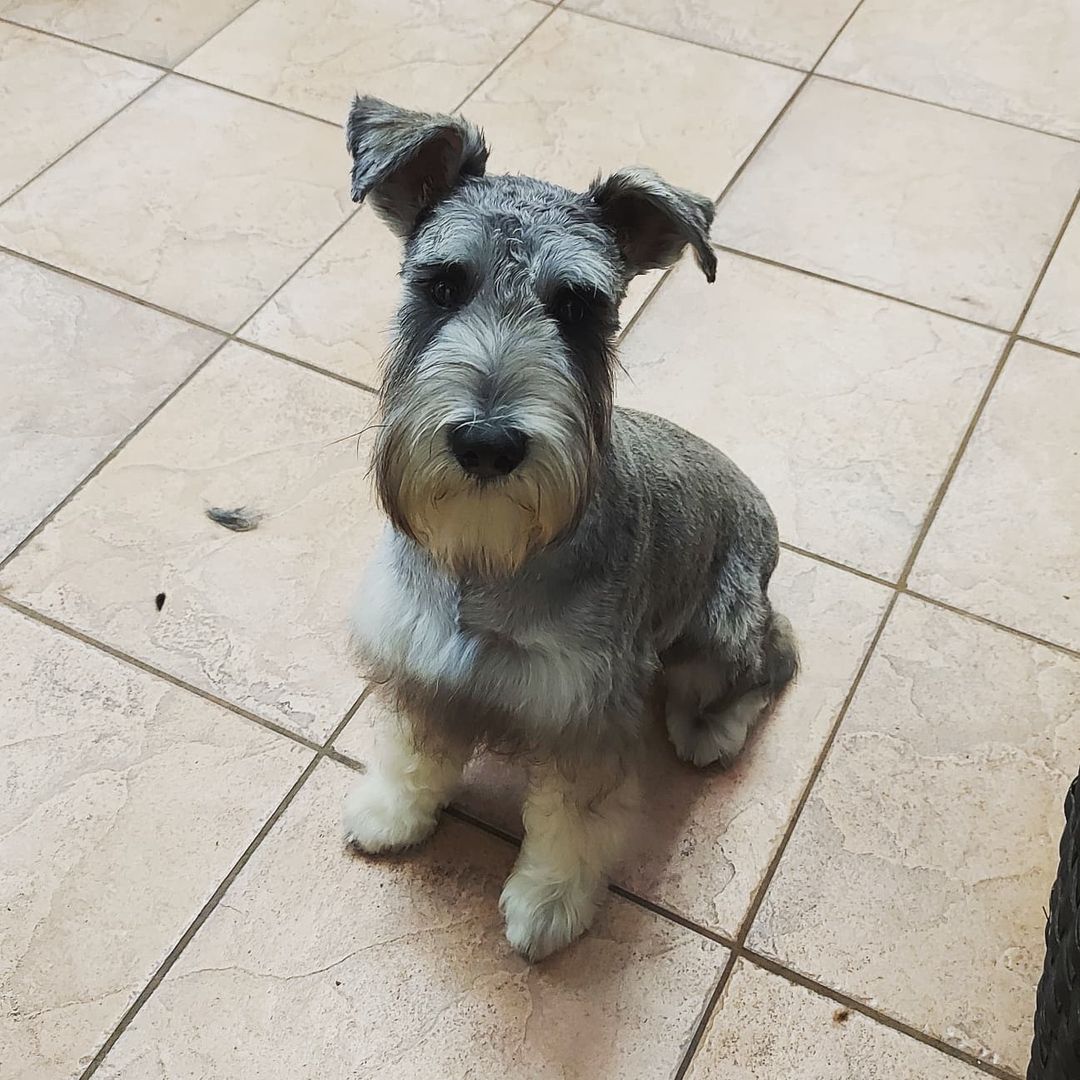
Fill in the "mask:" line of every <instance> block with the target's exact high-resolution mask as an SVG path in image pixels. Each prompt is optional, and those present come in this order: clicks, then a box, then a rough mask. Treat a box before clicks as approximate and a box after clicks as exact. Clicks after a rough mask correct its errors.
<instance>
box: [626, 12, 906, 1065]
mask: <svg viewBox="0 0 1080 1080" xmlns="http://www.w3.org/2000/svg"><path fill="white" fill-rule="evenodd" d="M862 4H863V0H858V2H857V3H856V4H855V6H854V8H852V10H851V11H850V13H849V14H848V17H847V18H846V19H845V20H844V21H843V23H842V24H841V25H840V28H839V29H838V30H837V31H836V33H835V34H834V35H833V36H832V38H831V39H830V41H829V43H828V44H827V45H826V46H825V48H824V49H823V50H822V53H821V55H820V56H819V57H818V58H817V60H816V61H815V63H814V66H813V67H812V68H811V69H810V71H809V72H807V73H806V75H805V76H804V78H803V79H802V81H801V82H800V83H799V85H798V86H797V87H795V91H794V93H792V95H791V97H789V98H788V100H787V102H786V103H785V105H784V107H783V108H782V109H781V110H780V111H779V112H778V113H777V114H776V116H775V117H774V118H773V121H772V123H771V124H770V125H769V126H768V127H767V128H766V129H765V132H764V133H763V134H762V136H761V138H760V139H758V141H757V142H756V143H755V144H754V148H753V149H752V150H751V151H750V153H749V154H747V156H746V159H745V160H744V161H743V163H742V164H741V165H740V166H739V168H738V169H736V170H735V174H734V175H733V176H732V177H731V179H730V180H729V181H728V183H727V185H726V186H725V187H724V190H723V191H722V192H721V193H720V197H719V198H718V199H717V200H716V205H717V206H719V205H720V203H721V201H722V200H723V198H724V196H725V195H727V193H728V192H729V191H730V190H731V189H732V187H734V185H735V183H736V181H737V180H738V179H739V177H740V176H741V175H742V173H743V171H744V170H745V169H746V167H747V166H748V165H749V163H750V162H751V161H752V160H753V159H754V158H755V157H756V156H757V153H758V151H759V150H760V149H761V147H762V146H763V145H764V144H765V142H766V140H767V139H768V138H769V136H770V135H771V134H772V132H773V131H774V130H775V128H776V127H777V125H778V124H779V123H780V121H781V119H782V118H783V117H784V116H785V115H786V114H787V112H788V110H789V109H790V108H791V105H792V103H793V102H794V101H795V99H796V98H797V97H798V96H799V94H801V93H802V91H803V87H805V86H806V85H807V83H809V81H810V79H811V77H812V76H813V73H814V71H816V70H817V66H818V64H820V63H821V61H822V60H823V59H824V58H825V54H826V53H827V52H828V51H829V49H831V48H832V47H833V43H834V42H835V41H836V39H837V38H838V37H839V36H840V35H841V34H842V33H843V32H844V30H845V29H846V28H847V25H848V23H850V22H851V20H852V19H853V18H854V17H855V14H856V12H857V11H858V10H859V8H860V7H862ZM650 299H651V297H650ZM643 306H644V305H643ZM896 597H897V594H896V593H895V592H893V593H892V595H891V596H890V598H889V601H888V603H887V604H886V606H885V611H884V613H883V614H882V616H881V621H880V622H879V623H878V628H877V631H876V632H875V634H874V636H873V638H872V639H871V641H870V645H869V647H868V648H867V650H866V655H865V656H864V657H863V660H862V663H861V664H860V665H859V669H858V671H857V672H856V673H855V678H854V680H853V681H852V684H851V686H850V688H849V689H848V693H847V696H846V697H845V698H844V701H843V703H842V704H841V706H840V710H839V712H838V713H837V715H836V720H835V721H834V723H833V725H832V728H831V729H830V731H829V734H828V737H827V738H826V740H825V745H824V746H823V747H822V750H821V753H820V754H819V755H818V758H817V760H816V762H815V764H814V767H813V769H812V770H811V774H810V779H809V780H808V781H807V784H806V786H805V788H804V789H803V793H802V796H801V797H800V799H799V802H798V804H797V805H796V807H795V812H794V813H793V814H792V816H791V820H790V821H789V822H788V825H787V829H786V831H785V832H784V835H783V837H782V838H781V841H780V845H779V847H778V848H777V849H776V851H775V853H774V854H773V858H772V860H771V862H770V864H769V866H768V868H767V870H766V872H765V877H764V878H763V879H762V881H761V884H760V886H759V887H758V890H757V892H756V893H755V895H754V898H753V901H752V902H751V905H750V909H749V910H748V912H747V914H746V916H745V918H744V919H743V921H742V924H741V925H740V927H739V933H738V935H737V937H736V939H735V943H734V947H733V948H732V950H731V955H730V956H729V957H728V962H727V964H726V965H725V967H724V970H723V972H722V973H721V975H720V978H719V980H718V981H717V984H716V989H715V990H714V991H713V993H712V996H711V997H710V998H709V1001H708V1002H707V1004H706V1005H705V1010H704V1012H703V1013H702V1014H701V1018H700V1019H699V1021H698V1025H697V1027H696V1028H695V1029H694V1034H693V1036H692V1037H691V1039H690V1044H689V1045H688V1046H687V1048H686V1052H685V1053H684V1054H683V1056H682V1060H681V1061H680V1062H679V1066H678V1068H677V1069H676V1071H675V1077H674V1080H683V1078H684V1077H685V1076H686V1074H687V1072H689V1070H690V1068H691V1066H692V1065H693V1061H694V1055H695V1054H696V1053H697V1050H698V1047H699V1046H700V1045H701V1040H702V1039H703V1038H704V1035H705V1032H706V1031H707V1030H708V1027H709V1024H710V1023H711V1021H712V1017H713V1014H714V1012H715V1011H716V1007H717V1004H718V1003H719V1001H720V998H721V996H722V994H723V992H724V989H725V987H726V986H727V984H728V982H729V981H730V979H731V973H732V972H733V971H734V970H735V964H736V963H737V961H738V959H739V956H740V954H741V952H742V946H743V943H744V942H745V941H746V936H747V934H749V932H750V926H751V925H752V923H753V921H754V918H755V916H756V915H757V909H758V908H759V907H760V906H761V902H762V901H763V900H764V898H765V893H766V891H767V890H768V888H769V885H770V884H772V879H773V876H774V875H775V873H776V869H777V867H778V866H779V865H780V860H781V858H783V855H784V851H785V850H786V848H787V845H788V841H789V840H790V839H791V835H792V833H793V832H794V831H795V826H796V824H797V823H798V820H799V815H800V814H801V813H802V809H803V807H804V806H805V805H806V801H807V800H808V799H809V798H810V791H811V790H812V788H813V786H814V783H815V782H816V781H817V778H818V773H819V772H820V770H821V768H822V767H823V766H824V764H825V758H826V757H827V756H828V753H829V750H830V749H831V748H832V744H833V741H834V740H835V738H836V734H837V732H838V731H839V730H840V724H841V723H842V722H843V719H844V716H845V715H846V714H847V709H848V705H849V704H850V703H851V700H852V698H854V696H855V691H856V690H857V689H858V687H859V683H860V682H861V680H862V676H863V673H864V672H865V671H866V668H867V666H868V665H869V663H870V657H871V656H872V655H873V653H874V649H875V647H876V646H877V643H878V641H879V640H880V638H881V635H882V633H883V632H884V630H885V624H886V623H887V622H888V621H889V615H890V614H892V609H893V608H894V607H895V606H896Z"/></svg>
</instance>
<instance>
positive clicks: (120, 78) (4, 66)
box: [0, 24, 161, 199]
mask: <svg viewBox="0 0 1080 1080" xmlns="http://www.w3.org/2000/svg"><path fill="white" fill-rule="evenodd" d="M160 75H161V73H160V72H159V71H155V70H154V69H153V68H150V67H145V66H144V65H142V64H136V63H134V62H133V61H131V60H122V59H121V58H120V57H118V56H110V55H109V54H108V53H102V52H95V51H94V50H93V49H85V48H83V47H82V46H81V45H71V44H69V43H68V42H66V41H58V40H57V39H56V38H50V37H46V36H45V35H44V34H37V33H35V32H34V31H33V30H23V29H20V28H19V27H17V26H10V25H7V24H0V101H2V102H3V103H4V105H3V110H2V111H0V143H2V145H3V147H4V152H3V155H2V156H0V199H3V198H5V197H6V196H8V195H10V194H11V192H13V191H14V190H15V189H16V188H17V187H19V186H20V185H21V184H25V183H26V182H27V181H28V180H30V179H31V178H32V177H33V176H34V175H35V174H36V173H38V172H39V171H40V170H41V169H43V168H45V166H46V165H48V164H49V163H50V162H51V161H54V160H55V159H56V158H58V157H59V156H60V155H61V154H62V153H63V152H64V151H65V150H67V149H68V148H69V147H71V146H73V145H74V144H75V143H77V142H78V141H79V139H81V138H83V137H84V136H85V135H88V134H89V133H90V132H91V131H93V130H94V128H96V127H97V126H98V124H100V123H102V121H104V120H107V119H108V118H109V117H110V116H112V114H113V113H114V112H116V110H117V109H119V108H121V107H122V106H124V105H126V104H127V102H129V101H130V100H131V99H132V98H133V97H135V96H136V95H137V94H138V93H139V92H140V91H141V90H143V89H145V88H146V87H147V86H149V85H150V84H151V83H152V82H153V81H154V80H155V79H157V78H159V77H160Z"/></svg>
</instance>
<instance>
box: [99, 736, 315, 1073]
mask: <svg viewBox="0 0 1080 1080" xmlns="http://www.w3.org/2000/svg"><path fill="white" fill-rule="evenodd" d="M322 757H323V754H322V753H317V754H316V755H315V756H314V757H313V758H312V759H311V761H310V762H308V764H307V766H306V767H305V769H304V771H303V772H302V773H301V774H300V776H299V777H298V778H297V779H296V781H295V782H294V783H293V785H292V787H291V788H289V790H288V791H287V792H286V793H285V797H284V798H283V799H282V800H281V802H279V803H278V805H277V806H276V807H275V809H274V810H273V811H272V812H271V814H270V816H269V817H268V818H267V819H266V821H265V823H264V824H263V826H262V828H261V829H260V830H259V831H258V832H257V833H256V834H255V838H254V839H253V840H252V841H251V843H250V844H248V846H247V847H246V848H245V849H244V853H243V854H242V855H241V856H240V858H239V859H237V860H236V863H235V864H234V865H233V868H232V869H231V870H230V871H229V872H228V874H226V875H225V877H224V879H223V880H222V882H221V884H220V885H218V887H217V888H216V889H215V890H214V892H213V894H212V895H211V897H210V899H209V900H207V902H206V903H205V904H204V905H203V907H202V908H201V909H200V911H199V913H198V914H197V915H196V916H195V918H194V919H193V920H192V922H191V925H190V926H188V928H187V929H186V930H185V931H184V933H183V934H182V935H181V936H180V940H179V941H177V943H176V944H175V945H174V946H173V947H172V950H171V951H170V952H169V955H168V956H166V957H165V959H164V961H162V963H161V966H160V967H159V968H158V969H157V971H155V972H154V974H153V975H152V976H151V978H150V981H149V982H148V983H147V984H146V986H145V987H143V989H142V991H141V993H140V994H139V996H138V997H137V998H136V999H135V1000H134V1001H133V1002H132V1003H131V1005H130V1006H129V1007H128V1008H127V1010H126V1011H125V1012H124V1015H123V1016H122V1017H121V1018H120V1022H119V1023H118V1024H117V1025H116V1027H115V1028H114V1029H113V1030H112V1032H111V1034H110V1035H109V1037H108V1038H107V1039H106V1040H105V1042H104V1044H103V1045H102V1047H101V1049H100V1050H98V1052H97V1053H96V1054H95V1055H94V1057H93V1059H92V1060H91V1062H90V1064H89V1065H87V1066H86V1068H85V1069H84V1070H83V1072H82V1074H81V1075H80V1077H79V1080H89V1078H90V1077H91V1076H93V1075H94V1073H95V1072H97V1070H98V1068H99V1067H100V1065H101V1063H102V1062H103V1061H104V1060H105V1056H106V1055H107V1054H108V1053H109V1051H110V1050H111V1049H112V1048H113V1047H114V1046H115V1045H116V1041H117V1040H118V1039H119V1038H120V1036H121V1035H123V1033H124V1032H125V1031H126V1030H127V1028H128V1026H129V1025H130V1024H131V1021H132V1020H134V1018H135V1015H136V1014H137V1013H138V1012H139V1010H140V1009H141V1008H142V1007H143V1006H144V1005H145V1004H146V1002H147V1000H148V999H149V998H150V997H151V995H152V994H153V993H154V991H155V990H156V989H157V988H158V987H159V986H160V985H161V983H162V982H163V981H164V979H165V976H166V975H168V974H169V971H170V969H171V968H172V966H173V965H174V964H175V963H176V961H177V960H178V959H179V958H180V954H181V953H182V952H183V951H184V949H186V948H187V946H188V944H189V942H190V941H191V939H192V938H193V937H194V936H195V935H196V934H197V933H198V932H199V930H200V928H201V927H202V925H203V923H205V922H206V920H207V919H208V918H209V917H210V916H211V914H212V913H213V911H214V909H215V908H216V907H217V905H218V903H219V902H220V901H221V899H222V897H223V896H224V895H225V893H226V892H228V890H229V887H230V886H231V885H232V883H233V882H234V881H235V880H236V879H237V877H239V875H240V873H241V872H242V871H243V869H244V867H245V866H247V864H248V861H249V860H250V859H251V857H252V855H254V854H255V851H256V850H257V849H258V847H259V846H260V844H262V842H263V840H264V839H265V838H266V836H267V834H268V833H269V832H270V830H271V829H272V828H273V827H274V825H276V824H277V822H278V819H279V818H280V817H281V816H282V814H284V813H285V811H286V810H287V809H288V808H289V804H290V803H291V802H292V801H293V799H295V798H296V796H297V794H298V793H299V791H300V789H301V788H302V787H303V786H304V784H305V783H306V782H307V779H308V777H309V776H311V774H312V772H314V771H315V767H316V766H317V765H318V764H319V761H320V760H321V759H322Z"/></svg>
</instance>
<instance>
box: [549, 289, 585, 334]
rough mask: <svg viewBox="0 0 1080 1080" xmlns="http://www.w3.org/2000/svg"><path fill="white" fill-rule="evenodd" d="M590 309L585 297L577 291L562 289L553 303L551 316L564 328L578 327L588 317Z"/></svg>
mask: <svg viewBox="0 0 1080 1080" xmlns="http://www.w3.org/2000/svg"><path fill="white" fill-rule="evenodd" d="M590 310H591V309H590V307H589V304H588V302H587V301H586V299H585V297H583V296H582V295H581V294H580V293H578V292H577V291H576V290H575V289H560V290H559V291H558V292H557V293H556V294H555V299H554V300H553V301H552V303H551V314H552V315H553V316H554V317H555V318H556V319H557V320H558V321H559V322H560V323H561V324H562V325H563V326H577V325H578V324H580V323H583V322H584V321H585V320H586V319H587V318H588V317H589V312H590Z"/></svg>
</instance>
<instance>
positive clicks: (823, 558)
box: [780, 540, 897, 589]
mask: <svg viewBox="0 0 1080 1080" xmlns="http://www.w3.org/2000/svg"><path fill="white" fill-rule="evenodd" d="M780 547H782V548H783V549H784V551H790V552H792V554H794V555H801V556H802V557H803V558H804V559H813V560H814V561H815V562H819V563H824V564H825V565H826V566H831V567H832V568H833V569H834V570H843V571H845V572H846V573H848V574H854V575H855V576H856V577H860V578H864V579H865V580H866V581H872V582H873V583H874V584H875V585H884V586H885V587H886V588H887V589H895V588H897V585H896V582H895V581H890V580H889V579H888V578H883V577H878V575H877V574H871V573H870V572H869V571H868V570H860V569H859V568H858V567H857V566H849V565H848V564H847V563H844V562H840V561H839V560H838V559H831V558H829V556H828V555H819V554H818V553H817V552H815V551H809V550H808V549H807V548H801V547H798V546H797V545H795V544H789V543H788V542H787V541H786V540H781V541H780Z"/></svg>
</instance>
